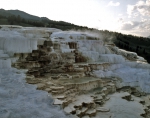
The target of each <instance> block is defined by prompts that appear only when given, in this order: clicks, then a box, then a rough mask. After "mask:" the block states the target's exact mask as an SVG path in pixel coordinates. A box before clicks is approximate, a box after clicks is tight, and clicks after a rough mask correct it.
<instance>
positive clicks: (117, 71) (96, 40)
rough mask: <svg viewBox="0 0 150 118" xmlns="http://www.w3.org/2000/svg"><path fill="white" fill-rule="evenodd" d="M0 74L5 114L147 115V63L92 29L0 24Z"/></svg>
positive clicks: (96, 117) (145, 117) (149, 75)
mask: <svg viewBox="0 0 150 118" xmlns="http://www.w3.org/2000/svg"><path fill="white" fill-rule="evenodd" d="M105 38H106V37H105ZM0 79H1V83H0V84H1V86H0V96H1V100H2V101H3V102H0V111H1V116H2V117H5V118H9V117H11V118H20V117H24V118H28V117H32V118H41V117H44V118H54V117H56V118H63V117H64V118H66V117H71V118H99V117H102V118H110V117H121V118H127V117H128V118H134V117H135V118H149V116H150V112H149V111H150V109H149V108H150V104H149V103H150V100H149V97H150V96H149V93H150V83H149V81H150V65H149V64H148V63H147V61H146V60H145V59H144V58H142V57H140V56H138V55H137V54H136V53H134V52H129V51H126V50H122V49H119V48H118V47H116V46H115V44H113V43H110V42H109V39H108V40H107V41H106V39H105V40H104V39H103V38H102V36H100V35H95V34H92V33H86V32H79V31H78V32H77V31H62V30H60V29H55V28H35V27H21V26H6V25H5V26H1V29H0ZM55 105H60V106H61V108H62V109H61V110H60V109H59V108H58V107H56V106H55ZM16 106H17V107H16ZM63 111H64V112H63ZM68 114H70V115H68Z"/></svg>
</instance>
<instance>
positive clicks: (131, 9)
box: [127, 0, 150, 17]
mask: <svg viewBox="0 0 150 118" xmlns="http://www.w3.org/2000/svg"><path fill="white" fill-rule="evenodd" d="M135 12H137V13H139V14H140V15H142V16H149V17H150V0H146V2H144V1H139V2H137V3H136V4H135V5H128V6H127V13H128V15H129V16H130V17H131V16H132V15H133V13H135Z"/></svg>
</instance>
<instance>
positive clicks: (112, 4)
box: [108, 1, 120, 7]
mask: <svg viewBox="0 0 150 118" xmlns="http://www.w3.org/2000/svg"><path fill="white" fill-rule="evenodd" d="M119 5H120V3H119V2H116V3H115V2H113V1H110V2H109V3H108V6H115V7H116V6H119Z"/></svg>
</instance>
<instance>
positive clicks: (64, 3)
mask: <svg viewBox="0 0 150 118" xmlns="http://www.w3.org/2000/svg"><path fill="white" fill-rule="evenodd" d="M0 8H3V9H6V10H10V9H18V10H21V11H25V12H27V13H29V14H32V15H36V16H40V17H48V18H49V19H52V20H57V21H59V20H61V21H67V22H70V23H74V24H77V25H82V26H88V27H92V28H97V29H100V30H101V29H104V30H105V29H106V30H111V31H116V32H122V33H125V34H133V35H138V36H149V35H150V0H0Z"/></svg>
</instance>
